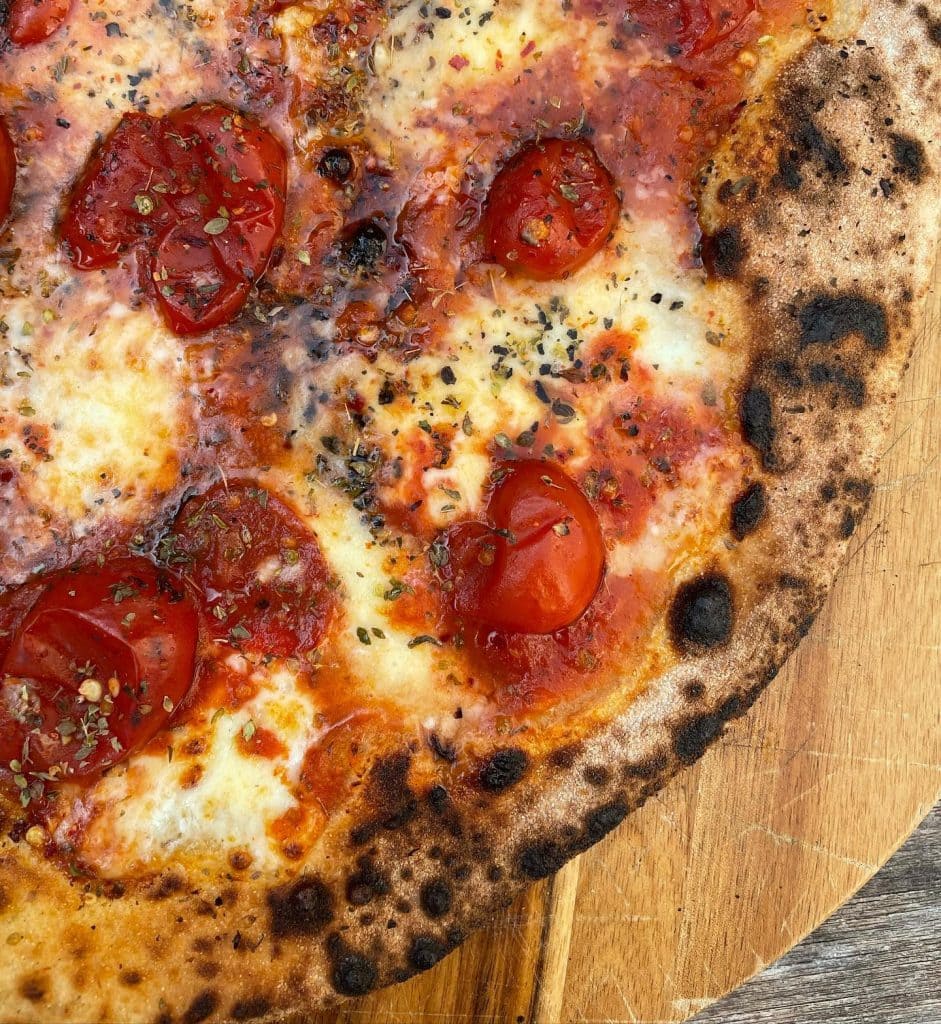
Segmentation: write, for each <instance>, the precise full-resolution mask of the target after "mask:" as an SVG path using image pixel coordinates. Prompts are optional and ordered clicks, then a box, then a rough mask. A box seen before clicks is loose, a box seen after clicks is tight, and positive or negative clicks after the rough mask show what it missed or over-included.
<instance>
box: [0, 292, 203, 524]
mask: <svg viewBox="0 0 941 1024" xmlns="http://www.w3.org/2000/svg"><path fill="white" fill-rule="evenodd" d="M95 283H96V282H95V280H94V278H91V279H89V281H88V284H89V287H88V288H86V289H84V290H82V292H81V297H82V303H83V306H84V312H85V314H86V316H87V317H88V319H84V318H83V320H81V321H76V322H74V323H70V322H69V321H68V319H66V317H67V315H68V314H67V312H66V310H67V309H68V304H66V305H64V306H59V304H57V303H55V302H54V300H53V303H52V304H51V305H50V306H48V307H45V309H46V313H45V314H44V312H43V311H41V310H37V308H36V305H35V303H31V302H28V301H25V300H16V301H14V302H12V303H10V304H9V305H8V308H7V311H6V313H5V320H6V322H7V324H8V326H9V328H10V331H9V334H8V336H7V339H6V340H7V344H6V345H4V346H3V349H4V350H3V352H2V358H3V360H4V364H5V365H4V375H3V376H4V383H5V384H6V388H5V389H4V398H5V404H6V407H7V410H9V411H7V412H5V413H2V414H0V447H8V448H10V449H11V455H10V458H11V460H12V464H13V465H17V466H19V467H20V468H21V469H22V475H21V477H20V480H21V487H22V488H23V489H24V490H25V492H26V493H27V494H28V497H29V501H30V503H31V504H32V505H34V506H39V507H43V508H49V509H51V510H52V511H53V513H54V514H55V515H56V516H62V517H65V518H67V519H68V520H69V522H70V524H72V525H73V526H74V528H75V530H76V533H78V534H81V532H82V530H83V529H84V528H88V527H90V525H91V523H92V522H93V521H94V520H95V519H96V518H98V517H99V516H101V515H102V514H104V512H105V511H108V512H111V513H112V514H117V515H119V516H121V517H123V518H125V519H131V518H133V517H134V516H136V515H138V514H139V513H140V511H141V509H142V508H145V507H146V499H147V498H148V497H149V496H150V492H151V491H153V490H154V489H164V488H168V487H170V486H171V485H172V484H173V483H174V482H175V480H176V473H177V455H178V452H179V449H180V447H181V444H182V434H183V430H184V428H185V419H184V417H183V416H182V415H181V407H182V401H181V398H182V396H181V385H180V364H181V354H180V350H179V344H178V341H177V339H176V338H175V337H173V336H172V335H171V334H170V333H169V332H168V331H166V330H165V329H163V328H162V327H161V326H160V325H159V324H157V323H156V321H155V319H154V317H153V315H152V314H150V313H149V311H147V310H144V311H143V312H136V311H132V310H129V309H127V308H126V307H124V306H122V305H120V304H116V303H111V302H110V301H109V299H108V296H107V293H106V291H105V290H104V289H101V288H100V287H95ZM57 308H60V309H62V312H60V313H56V312H55V310H56V309H57ZM36 438H41V440H40V441H38V442H37V443H39V444H40V445H41V450H37V448H36V446H35V443H32V442H33V441H34V439H36ZM33 525H34V526H35V525H36V524H35V522H34V523H33ZM17 526H19V527H20V528H21V529H22V530H24V531H25V532H27V533H28V532H29V531H30V524H29V522H23V523H20V524H17ZM6 527H7V529H8V530H11V532H12V530H13V529H16V527H13V524H10V523H7V524H6ZM11 527H12V529H11Z"/></svg>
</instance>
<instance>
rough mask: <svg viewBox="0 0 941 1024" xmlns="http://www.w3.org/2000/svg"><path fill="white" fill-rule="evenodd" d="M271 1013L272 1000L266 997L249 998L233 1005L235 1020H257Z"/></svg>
mask: <svg viewBox="0 0 941 1024" xmlns="http://www.w3.org/2000/svg"><path fill="white" fill-rule="evenodd" d="M270 1012H271V1000H270V999H268V998H266V997H265V996H249V997H248V999H240V1000H239V1001H238V1002H237V1003H233V1004H232V1019H233V1020H256V1019H257V1018H258V1017H265V1016H267V1015H268V1014H269V1013H270Z"/></svg>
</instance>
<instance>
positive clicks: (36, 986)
mask: <svg viewBox="0 0 941 1024" xmlns="http://www.w3.org/2000/svg"><path fill="white" fill-rule="evenodd" d="M48 988H49V983H48V981H47V979H46V978H45V976H44V975H42V974H27V975H26V976H25V977H23V978H20V984H19V990H20V995H21V996H22V997H23V998H24V999H28V1000H29V1001H30V1002H31V1003H39V1002H42V1000H43V999H45V998H46V992H47V991H48Z"/></svg>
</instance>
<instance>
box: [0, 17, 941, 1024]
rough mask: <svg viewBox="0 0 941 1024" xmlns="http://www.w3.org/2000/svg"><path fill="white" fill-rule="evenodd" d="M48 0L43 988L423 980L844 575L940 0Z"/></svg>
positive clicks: (3, 484) (19, 497)
mask: <svg viewBox="0 0 941 1024" xmlns="http://www.w3.org/2000/svg"><path fill="white" fill-rule="evenodd" d="M0 24H2V26H3V27H2V28H0V395H2V402H0V510H2V511H0V822H2V840H0V943H2V948H3V950H4V954H3V959H2V967H0V1013H2V1016H3V1019H4V1020H11V1021H13V1020H18V1021H38V1020H47V1021H57V1022H58V1021H66V1020H69V1021H99V1022H103V1021H115V1022H125V1021H129V1020H153V1019H156V1020H159V1021H162V1022H166V1024H169V1022H177V1021H179V1022H185V1024H197V1022H199V1021H203V1020H209V1019H214V1020H230V1019H231V1020H249V1019H259V1020H263V1019H274V1018H279V1019H280V1017H281V1016H282V1015H283V1014H285V1013H287V1012H290V1011H292V1010H303V1009H305V1008H311V1007H315V1006H319V1005H323V1004H326V1003H329V1002H331V1001H333V1000H335V999H337V998H338V997H340V996H355V995H361V994H363V993H366V992H368V991H370V990H372V989H374V988H377V987H379V986H382V985H387V984H390V983H393V982H396V981H400V980H402V979H404V978H407V977H408V976H409V975H411V974H413V973H415V972H416V971H421V970H424V969H426V968H429V967H431V966H433V965H434V964H435V963H436V962H437V961H439V960H440V959H441V958H442V957H443V956H445V955H446V954H447V953H448V952H449V951H450V950H452V949H453V948H454V947H455V946H457V945H458V944H459V943H460V942H461V941H462V939H463V938H464V937H465V936H466V935H467V934H468V931H469V930H470V929H472V928H473V927H475V926H476V925H479V924H480V923H482V922H483V921H485V920H486V918H487V915H488V914H489V913H491V912H492V911H493V909H494V908H496V907H498V906H500V905H503V904H505V903H506V902H507V901H509V900H510V899H511V898H512V897H513V896H514V895H515V894H517V893H518V892H519V891H520V889H521V888H522V887H523V886H524V885H525V884H527V883H528V882H530V881H532V880H534V879H539V878H543V877H545V876H547V875H549V874H551V873H552V872H554V871H555V870H556V869H557V868H559V867H560V866H561V865H562V864H563V863H564V862H565V861H566V860H567V859H568V858H570V857H572V856H573V855H575V854H577V853H578V852H580V851H582V850H584V849H586V848H587V847H588V846H590V845H591V844H592V843H594V842H596V841H597V840H598V839H600V838H601V837H602V836H604V835H605V834H606V833H607V832H609V831H610V830H611V829H612V828H614V827H615V826H616V825H618V824H619V823H620V822H621V821H622V820H623V819H624V817H625V816H626V815H627V814H628V813H629V812H630V811H631V810H632V809H633V808H635V807H636V806H637V805H639V804H640V803H642V802H643V801H644V800H645V799H646V798H647V797H649V796H650V795H651V794H652V793H654V792H655V791H656V790H657V789H658V788H659V787H661V786H662V785H663V784H664V783H665V782H666V781H667V780H668V779H669V778H670V777H671V776H672V775H673V774H674V773H675V772H676V771H677V770H678V769H679V768H681V767H682V766H684V765H688V764H690V763H692V762H693V761H695V760H696V759H697V758H698V757H699V756H700V755H701V754H702V753H703V751H704V750H705V748H706V747H707V746H708V744H709V743H710V742H711V741H712V740H713V739H715V738H716V737H717V736H718V735H719V733H720V732H721V730H722V727H723V724H724V723H725V722H726V721H727V720H728V719H730V718H732V717H733V716H736V715H738V714H740V713H742V712H743V711H744V710H745V709H746V708H747V707H748V706H749V705H750V703H751V702H752V701H753V700H754V699H755V697H756V695H757V694H758V692H759V691H760V690H761V688H762V687H763V686H764V685H765V684H766V683H767V682H768V681H769V680H770V679H771V678H772V677H773V676H774V674H775V672H776V671H777V670H778V668H779V667H780V665H781V663H782V661H783V660H784V659H785V657H786V656H787V654H788V653H789V652H790V650H791V649H792V648H793V647H794V645H795V643H796V642H797V640H798V638H799V637H800V636H802V635H803V633H804V632H805V631H806V630H807V628H808V626H809V624H810V622H811V621H812V619H813V616H814V614H815V613H816V611H817V610H818V608H819V607H820V604H821V602H822V600H823V597H824V594H825V592H826V590H827V587H828V586H829V584H830V582H831V581H832V579H833V576H834V573H835V571H836V569H837V567H838V565H839V562H840V559H841V557H842V554H843V552H844V549H845V547H846V545H847V542H848V539H849V538H850V537H851V535H852V534H853V532H854V530H855V528H856V526H857V523H858V522H859V519H860V516H861V515H862V512H863V510H864V509H865V507H866V504H867V501H868V498H869V494H870V491H871V489H872V480H873V474H874V470H875V462H876V457H877V455H878V453H879V451H880V446H881V444H882V442H883V439H884V435H885V426H886V422H887V417H888V414H889V411H890V406H891V400H892V398H893V397H894V394H895V391H896V388H897V386H898V382H899V378H900V374H901V372H902V369H903V367H904V365H905V363H906V361H907V359H908V356H909V353H910V349H911V345H912V343H913V339H914V337H915V331H916V329H917V326H918V310H919V306H920V300H922V299H923V297H924V295H925V293H926V288H927V280H928V270H929V268H930V266H931V264H932V261H933V254H934V247H935V245H936V241H937V234H938V214H939V184H938V168H939V167H941V153H939V130H941V116H939V108H938V100H937V97H938V95H939V94H941V76H939V73H938V68H939V57H941V50H939V46H941V8H939V7H938V5H937V3H935V2H934V0H932V2H930V3H915V2H912V0H891V2H890V0H870V2H865V3H861V2H859V0H821V2H820V3H804V2H798V0H460V2H456V0H440V2H418V0H391V2H388V0H387V2H383V0H297V2H290V0H227V2H226V3H224V4H219V3H216V2H210V0H189V2H183V0H179V2H178V0H159V2H157V3H151V2H150V0H148V2H146V3H145V2H142V0H0Z"/></svg>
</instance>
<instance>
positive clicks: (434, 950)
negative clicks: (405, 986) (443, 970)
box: [408, 935, 447, 971]
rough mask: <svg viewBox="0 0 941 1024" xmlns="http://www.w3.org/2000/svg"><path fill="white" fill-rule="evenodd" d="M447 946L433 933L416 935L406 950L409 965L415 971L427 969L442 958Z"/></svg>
mask: <svg viewBox="0 0 941 1024" xmlns="http://www.w3.org/2000/svg"><path fill="white" fill-rule="evenodd" d="M446 953H447V948H446V947H445V945H444V943H443V942H441V941H439V940H438V939H436V938H435V937H434V936H433V935H416V936H415V938H414V939H412V944H411V946H409V950H408V962H409V966H411V967H412V968H414V969H415V970H416V971H427V970H430V969H431V968H432V967H434V966H435V964H437V963H438V962H439V961H441V960H443V959H444V957H445V954H446Z"/></svg>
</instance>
